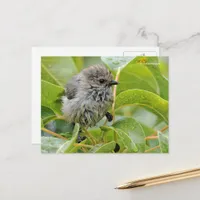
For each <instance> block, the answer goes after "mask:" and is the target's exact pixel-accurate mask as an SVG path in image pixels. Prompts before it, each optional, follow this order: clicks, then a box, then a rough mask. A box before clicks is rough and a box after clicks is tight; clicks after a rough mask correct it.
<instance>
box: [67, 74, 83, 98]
mask: <svg viewBox="0 0 200 200" xmlns="http://www.w3.org/2000/svg"><path fill="white" fill-rule="evenodd" d="M79 84H80V78H79V76H77V75H76V76H73V77H72V79H71V80H70V81H69V82H68V83H67V84H66V96H67V98H68V99H73V98H74V97H75V96H76V93H77V90H78V88H79Z"/></svg>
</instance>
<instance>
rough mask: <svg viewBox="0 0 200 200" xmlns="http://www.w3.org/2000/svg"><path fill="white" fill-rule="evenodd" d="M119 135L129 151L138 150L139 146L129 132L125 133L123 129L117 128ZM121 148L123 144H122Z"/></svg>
mask: <svg viewBox="0 0 200 200" xmlns="http://www.w3.org/2000/svg"><path fill="white" fill-rule="evenodd" d="M116 131H117V135H118V137H119V140H120V141H121V142H122V143H123V145H124V148H125V149H127V151H126V152H127V153H132V152H137V151H138V148H137V146H136V144H135V143H134V142H133V140H132V139H131V138H130V137H129V135H128V134H127V133H125V132H124V131H123V130H121V129H116ZM120 149H121V146H120Z"/></svg>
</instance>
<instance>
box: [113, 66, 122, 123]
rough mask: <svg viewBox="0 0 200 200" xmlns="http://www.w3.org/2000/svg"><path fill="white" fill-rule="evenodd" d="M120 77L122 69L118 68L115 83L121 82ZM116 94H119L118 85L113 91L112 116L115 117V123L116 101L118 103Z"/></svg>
mask: <svg viewBox="0 0 200 200" xmlns="http://www.w3.org/2000/svg"><path fill="white" fill-rule="evenodd" d="M119 75H120V68H118V71H117V74H116V77H115V81H118V80H119ZM116 93H117V85H115V86H114V89H113V104H112V116H113V122H114V121H115V101H116Z"/></svg>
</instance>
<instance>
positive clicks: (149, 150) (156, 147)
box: [145, 145, 160, 153]
mask: <svg viewBox="0 0 200 200" xmlns="http://www.w3.org/2000/svg"><path fill="white" fill-rule="evenodd" d="M158 148H160V145H158V146H155V147H153V148H151V149H148V150H146V151H145V153H148V152H151V151H153V150H155V149H158Z"/></svg>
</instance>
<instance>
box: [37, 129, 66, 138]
mask: <svg viewBox="0 0 200 200" xmlns="http://www.w3.org/2000/svg"><path fill="white" fill-rule="evenodd" d="M41 130H42V131H44V132H46V133H48V134H50V135H53V136H55V137H58V138H60V139H63V140H67V138H65V137H63V136H62V135H60V134H57V133H55V132H53V131H50V130H48V129H46V128H41Z"/></svg>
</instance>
